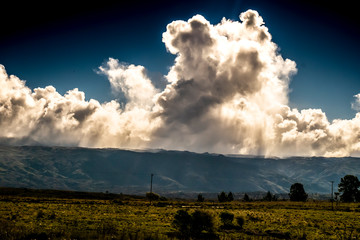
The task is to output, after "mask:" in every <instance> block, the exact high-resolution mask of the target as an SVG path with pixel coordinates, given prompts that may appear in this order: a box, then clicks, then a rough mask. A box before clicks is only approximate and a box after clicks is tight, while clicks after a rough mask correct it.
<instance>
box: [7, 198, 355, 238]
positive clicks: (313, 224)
mask: <svg viewBox="0 0 360 240" xmlns="http://www.w3.org/2000/svg"><path fill="white" fill-rule="evenodd" d="M334 206H335V211H332V210H331V203H329V202H306V203H295V202H288V201H276V202H250V203H244V202H237V201H234V202H231V203H225V204H224V203H211V202H204V203H196V202H190V201H164V202H154V203H153V205H152V206H149V202H148V201H147V200H145V199H131V198H127V199H108V200H96V199H66V198H43V197H21V196H0V239H132V240H133V239H176V236H177V235H176V229H175V228H174V227H173V226H172V221H173V219H174V215H175V213H176V212H177V211H178V210H179V209H186V210H188V211H189V213H191V212H193V211H195V210H199V209H200V210H202V211H206V212H208V213H210V214H211V215H212V216H213V219H214V225H215V233H216V235H217V236H218V238H219V239H359V238H360V220H359V219H360V218H359V217H360V205H359V204H355V203H352V204H344V203H339V204H338V205H336V204H334ZM224 211H227V212H230V213H233V214H234V215H235V217H236V216H243V217H244V218H245V224H244V226H243V229H227V230H226V229H223V228H221V221H220V218H219V215H220V213H221V212H224Z"/></svg>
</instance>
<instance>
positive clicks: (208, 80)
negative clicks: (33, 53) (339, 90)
mask: <svg viewBox="0 0 360 240" xmlns="http://www.w3.org/2000/svg"><path fill="white" fill-rule="evenodd" d="M163 42H164V43H165V46H166V48H167V50H168V51H169V52H170V53H172V54H175V55H176V59H175V62H174V64H173V66H172V67H171V68H170V70H169V72H168V74H167V75H166V79H167V80H168V84H167V86H166V87H165V89H163V90H161V89H156V88H155V87H154V86H153V84H152V82H151V80H150V79H149V77H148V76H147V75H146V71H145V68H144V67H143V66H135V65H128V64H121V63H120V62H119V61H118V60H116V59H112V58H110V59H109V61H108V62H107V63H106V64H104V65H103V66H101V67H100V68H99V69H100V72H101V73H102V74H104V75H106V76H107V78H108V79H109V81H110V84H111V87H112V90H113V93H115V94H116V93H118V92H122V93H123V94H124V96H125V97H126V99H127V101H126V102H125V103H122V104H120V103H119V102H117V101H115V100H114V101H111V102H108V103H103V104H101V103H99V102H98V101H96V100H93V99H91V100H90V101H86V100H85V94H84V93H83V92H81V91H79V90H78V89H73V90H70V91H68V92H67V93H66V94H65V95H63V96H62V95H60V94H59V93H57V92H56V89H55V88H54V87H52V86H48V87H46V88H36V89H34V90H33V91H32V90H31V89H29V88H28V87H26V85H25V82H24V81H22V80H20V79H18V78H17V77H15V76H8V75H7V73H6V71H5V68H4V66H2V65H0V84H1V86H2V88H1V89H0V127H1V130H2V131H1V132H0V137H2V138H3V139H19V141H20V140H21V139H31V140H32V141H34V142H37V143H41V144H51V145H71V146H85V147H119V148H166V149H179V150H190V151H197V152H204V151H208V152H219V153H240V154H262V155H276V156H287V155H321V156H348V155H358V153H359V151H360V134H359V126H360V114H357V115H356V116H355V118H354V119H351V120H334V121H333V122H332V123H330V122H329V121H328V119H327V117H326V115H325V113H324V112H322V111H321V110H320V109H306V110H302V111H298V110H297V109H291V108H290V107H289V106H288V86H289V81H290V78H291V76H292V75H293V74H295V73H296V71H297V69H296V64H295V62H294V61H291V60H289V59H283V57H282V56H281V55H280V54H279V51H278V48H277V45H276V44H275V43H274V42H272V38H271V34H270V33H269V31H268V29H267V28H266V27H265V26H264V21H263V19H262V18H261V16H259V14H258V13H257V12H256V11H253V10H248V11H246V12H244V13H241V15H240V21H231V20H227V19H225V18H224V19H223V20H222V21H221V22H220V23H218V24H217V25H212V24H211V23H210V22H208V21H207V20H206V19H205V18H204V17H203V16H201V15H196V16H194V17H192V18H190V19H189V20H188V21H173V22H172V23H170V24H169V25H168V26H167V30H166V32H165V33H163ZM359 96H360V95H356V96H355V97H356V100H355V102H354V103H353V104H352V107H353V108H354V109H356V110H359V109H360V108H359V102H360V101H359V99H360V97H359Z"/></svg>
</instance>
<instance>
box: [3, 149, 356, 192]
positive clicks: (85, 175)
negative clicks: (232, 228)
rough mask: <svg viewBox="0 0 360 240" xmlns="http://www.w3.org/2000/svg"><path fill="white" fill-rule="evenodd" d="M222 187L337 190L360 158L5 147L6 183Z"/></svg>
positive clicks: (122, 188) (77, 187)
mask: <svg viewBox="0 0 360 240" xmlns="http://www.w3.org/2000/svg"><path fill="white" fill-rule="evenodd" d="M151 173H154V174H155V175H154V179H153V190H154V192H157V193H161V194H163V193H168V194H174V193H181V192H182V193H200V192H201V193H214V192H220V191H232V192H256V191H264V192H265V191H271V192H273V193H287V192H288V191H289V189H290V186H291V184H292V183H295V182H301V183H303V184H304V187H305V190H306V191H307V192H309V193H329V192H330V190H331V184H330V181H334V191H337V184H338V183H339V181H340V178H341V177H344V176H345V175H346V174H353V175H356V174H358V173H360V159H359V158H350V157H348V158H322V157H309V158H306V157H291V158H286V159H277V158H264V157H254V156H224V155H219V154H208V153H204V154H197V153H192V152H182V151H164V150H159V151H127V150H118V149H89V148H70V147H41V146H24V147H12V146H0V186H2V187H25V188H37V189H63V190H73V191H89V192H106V191H109V192H112V193H126V194H143V193H145V192H147V191H149V189H150V174H151Z"/></svg>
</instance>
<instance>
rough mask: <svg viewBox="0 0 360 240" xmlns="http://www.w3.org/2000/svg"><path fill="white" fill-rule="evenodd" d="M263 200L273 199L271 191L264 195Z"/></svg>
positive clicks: (269, 200)
mask: <svg viewBox="0 0 360 240" xmlns="http://www.w3.org/2000/svg"><path fill="white" fill-rule="evenodd" d="M263 200H264V201H268V202H271V201H272V200H273V196H272V194H271V193H270V191H268V192H267V194H266V195H265V196H264V198H263Z"/></svg>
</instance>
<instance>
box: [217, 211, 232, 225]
mask: <svg viewBox="0 0 360 240" xmlns="http://www.w3.org/2000/svg"><path fill="white" fill-rule="evenodd" d="M220 219H221V222H222V223H223V225H224V226H230V225H232V222H233V220H234V214H232V213H229V212H222V213H220Z"/></svg>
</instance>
